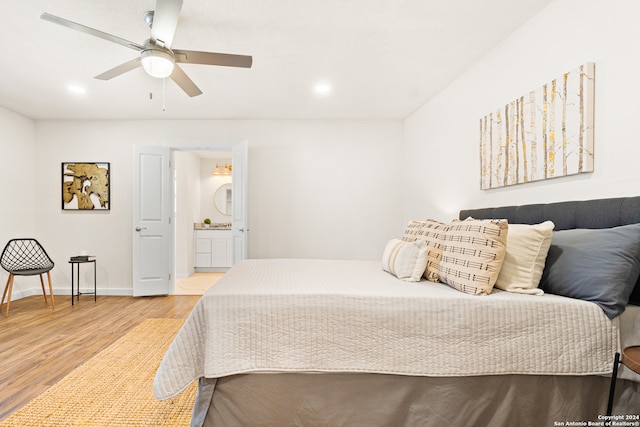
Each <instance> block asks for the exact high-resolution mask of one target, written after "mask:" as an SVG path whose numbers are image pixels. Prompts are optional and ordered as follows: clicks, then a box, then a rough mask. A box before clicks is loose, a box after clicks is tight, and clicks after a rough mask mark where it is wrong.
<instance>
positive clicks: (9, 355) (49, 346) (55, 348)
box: [0, 295, 200, 420]
mask: <svg viewBox="0 0 640 427" xmlns="http://www.w3.org/2000/svg"><path fill="white" fill-rule="evenodd" d="M199 298H200V296H198V295H172V296H158V297H143V298H133V297H108V296H98V300H97V302H94V301H93V296H92V295H83V296H81V297H80V301H79V302H77V301H76V303H75V305H73V306H72V305H71V295H60V296H55V302H56V308H55V310H52V309H51V302H50V301H49V304H48V305H47V304H45V302H44V298H43V297H42V295H36V296H31V297H27V298H22V299H20V300H16V301H12V302H11V309H10V311H9V317H8V318H6V317H5V316H4V314H5V311H4V309H5V308H6V306H3V308H2V312H1V313H0V420H1V419H4V418H6V416H7V415H9V414H10V413H12V412H13V411H15V410H16V409H18V408H20V407H22V406H23V405H24V404H26V403H27V402H29V401H30V400H31V399H33V398H34V397H36V396H38V395H39V394H41V393H42V392H44V391H45V390H47V389H48V388H49V387H51V386H52V385H53V384H55V383H56V382H57V381H59V380H60V379H61V378H62V377H64V376H65V375H67V374H68V373H69V372H70V371H72V370H73V369H74V368H76V367H78V366H80V365H81V364H83V363H84V362H85V361H87V360H88V359H90V358H91V357H92V356H94V355H95V354H97V353H99V352H100V351H101V350H103V349H105V348H106V347H108V346H109V345H110V344H112V343H113V342H114V341H116V340H117V339H118V338H120V337H121V336H123V335H124V334H126V333H127V332H128V331H129V330H130V329H131V328H133V327H134V326H136V325H138V324H140V323H141V322H142V321H143V320H145V319H150V318H174V319H186V318H187V316H188V315H189V313H190V312H191V309H192V308H193V306H194V305H195V303H196V302H197V301H198V299H199Z"/></svg>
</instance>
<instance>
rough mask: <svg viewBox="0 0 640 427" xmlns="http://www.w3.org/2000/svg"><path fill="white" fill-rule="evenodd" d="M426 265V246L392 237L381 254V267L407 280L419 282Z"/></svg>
mask: <svg viewBox="0 0 640 427" xmlns="http://www.w3.org/2000/svg"><path fill="white" fill-rule="evenodd" d="M426 266H427V246H426V245H425V244H424V243H422V242H418V241H416V242H403V241H402V240H400V239H396V238H392V239H391V240H389V242H388V243H387V246H386V247H385V248H384V253H383V254H382V269H383V270H384V271H388V272H389V273H391V274H393V275H394V276H396V277H397V278H398V279H402V280H406V281H408V282H419V281H420V278H421V277H422V274H423V273H424V269H425V268H426Z"/></svg>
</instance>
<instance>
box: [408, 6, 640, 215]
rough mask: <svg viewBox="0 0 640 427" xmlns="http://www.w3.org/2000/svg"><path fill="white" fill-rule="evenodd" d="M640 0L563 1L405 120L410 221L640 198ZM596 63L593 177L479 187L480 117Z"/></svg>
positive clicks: (531, 22)
mask: <svg viewBox="0 0 640 427" xmlns="http://www.w3.org/2000/svg"><path fill="white" fill-rule="evenodd" d="M639 16H640V2H638V1H637V0H610V1H606V2H605V1H581V0H555V1H554V2H552V3H551V4H550V5H549V6H548V7H546V8H545V9H544V10H542V11H541V12H540V13H539V14H537V15H536V16H534V17H533V18H532V19H531V20H530V21H529V22H527V23H526V24H525V25H524V26H522V27H521V28H519V29H518V30H517V31H516V32H514V33H513V34H512V35H511V36H510V37H508V38H507V39H506V40H504V41H503V42H502V43H500V44H499V45H498V46H496V47H495V49H493V51H492V52H491V53H489V54H488V55H486V56H485V57H483V58H482V60H480V61H479V62H477V63H476V64H475V65H474V66H473V67H472V68H470V69H469V70H468V71H467V72H465V73H464V74H463V75H462V76H461V77H460V78H458V79H457V80H456V81H455V82H454V83H452V84H451V85H450V86H449V87H447V88H446V89H445V90H443V91H442V92H441V93H439V94H438V95H437V96H436V97H434V98H433V99H432V100H430V101H429V102H428V103H426V104H425V105H424V106H423V107H422V108H420V109H419V110H418V111H416V112H415V113H414V114H413V115H411V116H410V117H409V118H408V119H407V120H406V121H405V129H404V131H405V140H404V149H403V158H404V163H405V164H406V165H407V167H405V169H404V170H405V175H404V180H405V188H407V189H408V191H406V192H405V212H404V219H405V220H407V219H411V218H424V217H433V218H434V219H442V220H448V219H450V218H451V217H455V216H456V215H457V212H458V210H459V209H461V208H473V207H483V206H502V205H507V204H523V203H547V202H553V201H561V200H582V199H592V198H602V197H621V196H637V195H639V194H640V186H639V182H640V168H639V167H638V160H639V159H640V141H639V139H640V120H639V119H638V117H639V116H640V107H639V104H638V99H640V79H639V78H638V69H640V56H639V55H638V54H637V53H638V46H640V25H638V17H639ZM588 61H593V62H595V63H596V82H595V85H596V97H595V171H594V172H593V173H591V174H582V175H579V176H573V177H563V178H555V179H552V180H547V181H542V182H536V183H528V184H521V185H516V186H511V187H503V188H501V189H494V190H489V191H481V190H480V168H479V163H480V160H479V138H480V137H479V120H480V118H481V117H483V116H485V115H486V114H487V113H489V112H491V111H495V110H496V109H497V108H499V107H501V106H503V105H504V104H506V103H508V102H510V101H512V100H513V99H515V98H517V97H519V96H521V95H523V94H526V93H528V92H529V91H530V90H533V89H536V88H538V87H540V86H541V85H542V84H544V83H546V82H548V81H550V80H552V79H554V78H556V77H559V76H561V75H562V73H564V72H566V71H570V70H572V69H575V68H577V67H578V66H579V65H581V64H583V63H585V62H588Z"/></svg>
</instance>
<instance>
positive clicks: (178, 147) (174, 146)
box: [165, 140, 248, 295]
mask: <svg viewBox="0 0 640 427" xmlns="http://www.w3.org/2000/svg"><path fill="white" fill-rule="evenodd" d="M239 145H245V146H248V143H247V141H246V140H240V141H232V142H202V143H197V145H195V144H192V143H189V142H185V143H184V144H178V143H168V144H166V146H167V148H169V151H170V156H171V162H172V163H171V164H172V165H174V164H175V157H174V152H176V151H182V152H187V153H188V152H195V151H225V152H232V151H233V148H234V147H236V146H239ZM245 156H246V157H248V150H245ZM246 157H245V159H244V165H247V164H248V163H247V158H246ZM172 169H173V167H172ZM234 169H235V168H234ZM246 177H247V171H245V172H244V191H245V194H246V191H247V179H246ZM171 181H172V185H169V189H168V190H167V191H168V192H169V193H170V194H168V195H167V194H165V196H168V197H170V200H174V197H175V194H174V186H173V176H172V177H171ZM231 185H232V191H233V193H235V192H236V188H235V187H234V186H233V185H234V184H233V181H231ZM245 205H246V197H245ZM173 212H174V208H173V206H172V214H173ZM246 212H248V209H247V210H246ZM245 220H246V219H245ZM175 224H176V221H175V218H174V222H173V226H172V227H171V230H170V235H171V240H172V244H171V283H170V284H169V287H170V290H171V295H174V294H175V291H176V243H175V238H176V236H175ZM247 230H248V229H247Z"/></svg>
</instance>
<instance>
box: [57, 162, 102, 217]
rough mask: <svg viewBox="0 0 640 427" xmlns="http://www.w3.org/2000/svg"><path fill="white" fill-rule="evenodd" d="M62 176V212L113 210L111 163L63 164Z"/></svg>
mask: <svg viewBox="0 0 640 427" xmlns="http://www.w3.org/2000/svg"><path fill="white" fill-rule="evenodd" d="M61 176H62V183H61V191H62V197H61V202H62V210H83V211H104V210H106V211H108V210H110V209H111V182H110V181H111V164H110V163H109V162H63V163H62V173H61Z"/></svg>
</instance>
